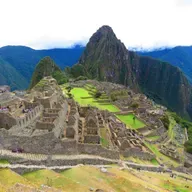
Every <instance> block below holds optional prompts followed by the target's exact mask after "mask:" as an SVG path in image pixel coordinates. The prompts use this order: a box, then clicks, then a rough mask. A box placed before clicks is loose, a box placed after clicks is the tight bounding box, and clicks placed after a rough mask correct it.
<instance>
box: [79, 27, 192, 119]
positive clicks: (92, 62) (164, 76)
mask: <svg viewBox="0 0 192 192" xmlns="http://www.w3.org/2000/svg"><path fill="white" fill-rule="evenodd" d="M78 64H79V65H82V66H83V69H84V75H86V76H87V77H89V78H93V79H98V80H101V81H110V82H114V83H119V84H123V85H126V86H129V87H130V88H132V89H134V90H137V91H142V92H143V93H145V94H146V95H148V96H149V97H151V98H153V99H154V100H155V101H156V102H158V103H160V104H163V105H165V106H167V107H168V108H169V109H171V110H174V111H176V112H177V113H178V114H179V115H182V116H184V117H186V118H192V105H191V98H192V97H191V96H192V88H191V85H190V84H189V82H188V80H187V78H186V77H185V76H184V74H183V73H182V71H181V70H180V69H179V68H177V67H174V66H172V65H170V64H169V63H166V62H162V61H160V60H156V59H152V58H150V57H145V56H139V55H137V54H136V53H135V52H132V51H127V49H126V47H125V46H124V44H123V43H122V42H121V41H120V40H119V39H117V37H116V35H115V34H114V32H113V30H112V28H111V27H109V26H103V27H101V28H100V29H98V30H97V32H96V33H94V34H93V36H92V37H91V38H90V41H89V42H88V44H87V46H86V48H85V50H84V52H83V54H82V56H81V58H80V60H79V63H78Z"/></svg>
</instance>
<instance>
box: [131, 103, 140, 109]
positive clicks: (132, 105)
mask: <svg viewBox="0 0 192 192" xmlns="http://www.w3.org/2000/svg"><path fill="white" fill-rule="evenodd" d="M131 107H132V108H133V109H137V108H138V107H139V104H138V103H132V104H131Z"/></svg>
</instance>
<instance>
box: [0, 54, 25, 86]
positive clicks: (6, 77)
mask: <svg viewBox="0 0 192 192" xmlns="http://www.w3.org/2000/svg"><path fill="white" fill-rule="evenodd" d="M0 85H9V86H11V88H12V89H23V88H24V87H27V82H26V80H25V78H24V77H23V76H22V75H21V74H20V73H19V72H18V71H17V70H16V69H15V68H14V67H12V65H10V64H9V63H8V62H7V61H5V60H3V59H2V58H1V57H0Z"/></svg>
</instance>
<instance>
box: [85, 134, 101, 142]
mask: <svg viewBox="0 0 192 192" xmlns="http://www.w3.org/2000/svg"><path fill="white" fill-rule="evenodd" d="M84 143H95V144H99V143H100V136H99V135H85V136H84Z"/></svg>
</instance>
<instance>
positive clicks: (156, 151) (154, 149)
mask: <svg viewBox="0 0 192 192" xmlns="http://www.w3.org/2000/svg"><path fill="white" fill-rule="evenodd" d="M144 144H145V145H146V146H147V147H148V148H149V149H150V150H151V152H153V153H154V154H155V155H156V157H157V158H158V159H162V160H163V162H166V164H168V165H173V166H174V167H177V166H179V163H178V162H176V161H175V160H173V159H171V158H170V157H168V156H166V155H164V154H162V153H161V152H160V151H159V149H158V147H157V146H156V145H155V144H150V143H148V142H144Z"/></svg>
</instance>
